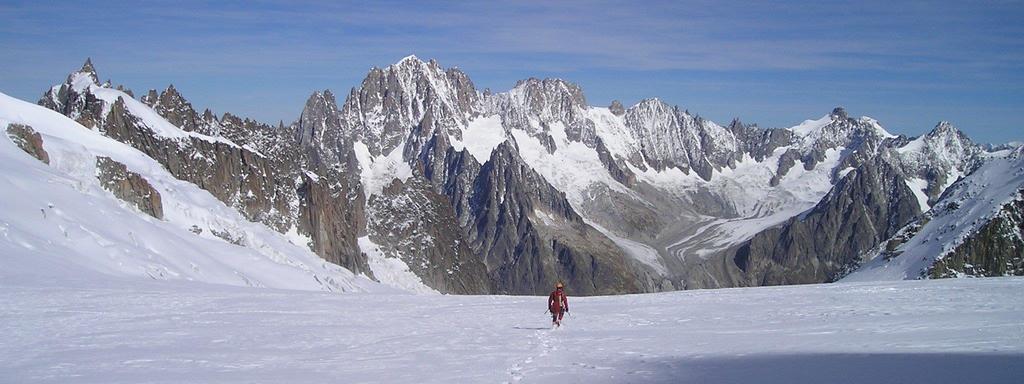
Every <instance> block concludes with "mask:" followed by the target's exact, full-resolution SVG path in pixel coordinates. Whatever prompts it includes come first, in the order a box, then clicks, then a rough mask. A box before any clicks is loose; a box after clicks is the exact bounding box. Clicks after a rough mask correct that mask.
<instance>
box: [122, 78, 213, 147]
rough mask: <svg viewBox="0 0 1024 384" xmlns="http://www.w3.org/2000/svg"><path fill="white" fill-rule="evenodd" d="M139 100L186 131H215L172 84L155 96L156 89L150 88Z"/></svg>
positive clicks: (208, 133) (207, 132) (207, 133)
mask: <svg viewBox="0 0 1024 384" xmlns="http://www.w3.org/2000/svg"><path fill="white" fill-rule="evenodd" d="M141 101H142V102H143V103H144V104H146V105H148V106H149V107H150V108H153V110H154V111H156V112H157V113H159V114H160V116H163V118H165V119H167V121H169V122H171V124H174V125H175V126H177V127H180V128H181V129H183V130H185V131H187V132H198V133H202V134H205V135H213V134H216V132H212V130H211V129H210V128H211V127H210V126H209V125H207V124H204V123H203V119H202V118H201V117H200V116H199V114H198V113H196V110H195V109H193V108H192V103H189V102H188V100H185V98H184V97H182V96H181V94H180V93H178V90H177V89H174V85H170V86H168V87H167V89H166V90H164V91H163V92H162V93H160V96H156V91H154V90H150V91H149V93H148V94H147V95H146V96H144V97H143V98H142V100H141Z"/></svg>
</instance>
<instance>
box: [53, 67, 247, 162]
mask: <svg viewBox="0 0 1024 384" xmlns="http://www.w3.org/2000/svg"><path fill="white" fill-rule="evenodd" d="M95 76H96V75H95V73H93V72H85V71H79V72H75V73H72V74H71V76H69V78H68V82H67V83H65V84H58V85H55V86H53V87H52V88H51V92H50V93H49V95H50V97H52V98H55V97H56V96H57V95H58V93H59V92H60V90H61V88H62V87H69V89H70V90H72V91H74V92H77V93H78V94H86V93H89V94H92V95H93V96H95V97H96V98H97V99H99V100H102V101H103V103H104V105H103V116H104V117H106V116H107V115H108V114H109V113H110V109H111V108H112V107H113V105H114V104H115V103H116V102H117V101H118V100H121V101H122V102H123V103H124V106H125V108H127V110H128V112H129V113H131V114H132V115H134V116H135V117H137V118H138V119H139V120H140V122H141V123H142V124H144V125H145V126H146V127H148V128H149V129H150V130H152V131H153V133H154V134H156V135H157V136H159V137H163V138H169V139H177V140H180V139H184V138H196V139H200V140H204V141H208V142H216V143H223V144H227V145H231V146H234V147H238V145H237V144H235V143H234V142H232V141H231V140H228V139H226V138H223V137H219V136H209V135H204V134H200V133H196V132H189V131H185V130H184V129H181V128H180V127H178V126H175V125H174V124H171V123H170V122H168V121H167V119H164V118H163V117H162V116H160V114H158V113H157V112H156V111H154V110H153V109H152V108H150V107H149V106H147V105H146V104H143V103H142V102H141V101H138V100H135V99H134V98H133V97H131V96H130V95H128V94H127V93H125V92H123V91H120V90H117V89H113V88H110V87H109V86H105V84H104V85H100V84H98V83H97V82H96V77H95ZM52 101H53V102H55V103H57V102H58V101H57V100H52Z"/></svg>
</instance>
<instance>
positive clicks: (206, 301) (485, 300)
mask: <svg viewBox="0 0 1024 384" xmlns="http://www.w3.org/2000/svg"><path fill="white" fill-rule="evenodd" d="M1022 289H1024V279H1022V278H995V279H957V280H942V281H903V282H886V283H870V284H869V283H856V284H852V283H851V284H846V283H840V284H831V285H806V286H791V287H769V288H743V289H721V290H702V291H684V292H672V293H662V294H647V295H627V296H614V297H589V298H577V297H570V301H571V302H572V306H573V307H572V308H573V312H572V315H571V316H568V317H567V318H566V320H565V322H564V325H563V326H562V327H561V328H560V329H557V330H551V329H550V328H549V327H550V317H548V316H547V315H546V314H544V313H543V310H544V309H543V308H544V301H545V300H544V297H508V296H442V295H429V296H417V295H393V294H330V293H320V292H301V291H284V290H273V289H252V288H242V287H229V286H221V285H208V284H202V283H188V282H169V281H145V280H141V279H138V280H118V281H113V280H110V281H108V280H75V281H72V282H54V281H38V282H22V283H18V284H15V283H11V282H0V292H3V293H2V294H0V324H3V327H0V340H3V342H2V343H0V382H4V383H8V382H10V383H15V382H17V383H27V382H37V383H65V382H76V383H123V382H130V383H142V382H154V383H159V382H165V383H170V382H417V383H453V382H456V383H462V382H492V383H501V382H508V383H516V382H522V383H534V382H539V383H574V382H579V383H620V382H655V383H718V382H721V383H733V382H761V383H798V382H817V381H821V380H825V381H827V382H851V383H852V382H893V383H895V382H901V383H906V382H927V383H946V382H948V383H954V382H968V381H969V382H985V383H999V382H1005V383H1012V382H1018V381H1017V380H1018V379H1019V378H1020V377H1022V376H1021V375H1022V374H1024V322H1022V319H1024V297H1022V296H1021V295H1020V294H1019V293H1020V292H1021V290H1022ZM570 293H571V291H570Z"/></svg>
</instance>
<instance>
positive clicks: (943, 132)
mask: <svg viewBox="0 0 1024 384" xmlns="http://www.w3.org/2000/svg"><path fill="white" fill-rule="evenodd" d="M927 137H928V138H930V139H933V140H936V139H941V140H944V141H946V142H947V143H953V142H955V143H959V144H962V145H963V146H972V145H973V144H974V142H972V141H971V139H970V138H969V137H967V135H965V134H964V133H963V132H961V131H960V130H959V129H957V128H956V127H955V126H953V124H952V123H950V122H948V121H945V120H943V121H940V122H939V123H938V124H936V125H935V128H932V130H931V131H930V132H928V134H927Z"/></svg>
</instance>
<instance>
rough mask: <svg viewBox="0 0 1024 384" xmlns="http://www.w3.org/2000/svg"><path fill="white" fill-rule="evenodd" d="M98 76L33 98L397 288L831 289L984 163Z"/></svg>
mask: <svg viewBox="0 0 1024 384" xmlns="http://www.w3.org/2000/svg"><path fill="white" fill-rule="evenodd" d="M98 78H99V77H98V76H97V75H96V72H95V68H94V67H93V65H92V63H91V62H89V61H87V62H86V64H85V65H84V66H83V68H82V69H81V70H79V71H76V72H74V73H72V74H71V75H69V76H68V78H67V79H66V81H65V82H64V83H62V84H58V85H56V86H54V87H52V88H51V89H50V90H49V91H48V92H47V93H46V94H45V95H44V97H43V98H42V99H41V100H40V102H39V104H40V105H42V106H44V107H46V108H49V109H51V110H54V111H56V112H59V113H60V114H63V115H64V116H66V117H68V118H70V119H73V120H74V121H76V122H77V123H78V124H80V125H81V126H84V127H87V128H88V129H91V130H92V131H93V132H98V133H100V134H102V135H103V137H106V138H109V139H113V140H115V141H117V142H121V143H124V144H127V145H129V146H131V147H134V148H136V149H137V150H139V151H141V153H143V154H145V156H148V157H149V158H151V159H152V160H154V161H155V162H156V163H158V164H160V165H161V166H162V167H163V168H164V169H165V170H166V171H167V172H168V173H169V174H170V175H173V177H175V178H177V179H179V180H181V181H182V182H188V183H192V184H194V185H195V186H197V187H198V188H201V189H203V190H206V191H208V193H209V194H211V195H212V196H214V197H215V198H216V199H217V200H218V201H219V202H220V203H221V204H225V205H226V206H229V207H231V208H234V209H235V210H237V211H238V212H239V213H240V214H241V215H242V217H244V218H245V219H247V220H250V221H253V222H258V223H260V224H261V225H263V226H266V227H267V228H269V229H270V230H273V231H276V232H278V233H282V234H285V235H287V236H289V237H290V238H291V239H293V242H294V243H297V244H299V245H302V246H307V247H308V248H309V250H310V251H312V252H313V253H315V254H317V255H319V256H321V257H322V258H324V259H325V260H328V261H330V262H332V263H337V264H338V265H340V266H342V267H345V268H347V269H349V270H350V271H352V272H354V273H356V274H364V275H366V276H368V277H370V278H374V279H376V280H378V281H381V282H384V283H388V284H391V285H395V286H400V287H403V288H405V289H409V290H414V291H421V290H438V291H441V292H454V293H512V294H531V293H532V294H536V293H545V292H546V289H547V287H549V286H550V285H551V284H552V283H553V282H555V281H558V280H564V281H566V282H567V283H568V284H569V285H571V286H573V287H574V291H575V292H577V293H580V294H608V293H623V292H639V291H657V290H672V289H687V288H704V287H729V286H748V285H766V284H786V283H808V282H824V281H832V280H834V279H836V278H838V277H841V276H843V275H845V274H846V273H848V272H850V271H851V270H852V269H854V268H856V267H857V266H859V265H861V263H863V262H864V261H865V260H870V259H871V257H870V252H872V250H876V249H877V247H878V246H879V245H880V244H882V243H883V242H885V241H886V240H887V239H889V238H890V237H891V236H894V235H896V236H898V234H897V233H903V232H905V230H901V228H904V226H906V225H908V224H910V223H912V222H917V221H919V220H920V218H921V217H927V215H925V216H922V214H923V213H924V212H926V211H928V210H929V208H931V207H938V206H940V205H941V204H942V201H944V199H946V198H947V197H945V196H947V195H948V194H949V193H945V194H944V192H946V191H947V189H949V188H952V187H950V186H951V185H954V186H955V185H957V184H954V182H955V181H956V180H957V179H958V178H961V177H968V178H969V177H970V176H969V175H972V174H973V173H976V172H978V170H981V169H986V168H985V167H986V165H988V164H990V163H994V162H998V161H1001V160H998V159H999V158H1000V157H999V156H997V155H995V154H993V151H994V150H995V149H996V148H988V149H986V148H984V147H981V146H978V145H975V144H973V143H972V142H971V141H970V140H969V139H968V138H967V137H966V136H965V135H963V134H962V133H961V132H959V131H958V130H956V129H955V128H954V127H952V126H951V125H949V124H948V123H940V124H939V125H938V126H937V127H936V128H935V130H933V131H932V132H930V133H929V134H927V135H923V136H921V137H918V138H906V137H903V136H895V135H892V134H890V133H889V132H887V131H886V130H885V129H884V128H883V127H882V126H881V125H880V123H879V122H878V121H876V120H874V119H871V118H868V117H861V118H853V117H850V116H849V115H848V114H847V112H846V111H845V110H844V109H842V108H836V109H835V110H833V111H831V112H830V113H827V114H825V115H824V116H822V117H821V118H818V119H812V120H807V121H805V122H803V123H801V124H799V125H797V126H795V127H791V128H761V127H758V126H756V125H748V124H744V123H742V122H740V121H732V122H730V123H729V124H726V125H721V124H718V123H715V122H712V121H710V120H707V119H704V118H702V117H700V116H699V115H697V114H695V113H691V112H690V111H688V110H686V109H684V108H680V107H678V106H671V105H668V104H666V103H665V102H663V101H661V100H658V99H653V98H652V99H646V100H643V101H641V102H639V103H637V104H636V105H633V106H629V107H626V106H623V105H622V104H621V103H618V102H615V103H612V105H610V106H608V107H595V106H591V105H589V104H588V103H587V100H586V97H585V95H584V92H583V90H582V89H581V88H580V87H579V86H577V85H575V84H572V83H570V82H567V81H564V80H561V79H544V80H541V79H534V78H531V79H526V80H522V81H520V82H518V83H517V84H516V85H515V86H514V87H513V88H512V89H510V90H508V91H506V92H497V93H493V92H490V91H486V92H481V91H478V90H477V89H476V88H475V86H474V85H473V83H472V81H471V80H470V78H469V77H468V76H467V75H466V74H465V73H463V72H462V71H460V70H459V69H456V68H447V69H446V68H444V67H442V66H441V65H440V64H439V63H437V62H436V61H427V62H424V61H422V60H419V59H418V58H416V57H415V56H410V57H406V58H404V59H402V60H401V61H399V62H398V63H396V64H393V65H390V66H387V67H385V68H373V69H371V70H370V72H369V73H368V74H367V77H366V78H365V79H364V80H363V82H362V83H361V84H360V85H359V86H358V87H356V88H353V89H352V90H351V92H349V94H348V96H347V97H346V98H345V100H344V101H343V102H342V103H341V104H340V105H339V104H338V100H337V99H336V98H335V96H334V93H332V92H331V91H329V90H325V91H320V92H315V93H314V94H313V95H312V96H311V97H310V98H309V99H308V101H307V103H306V105H305V108H304V109H303V111H302V112H301V114H299V116H298V119H297V120H296V122H295V123H292V124H290V125H283V124H279V125H278V126H270V125H265V124H262V123H258V122H255V121H252V120H249V119H244V118H240V117H237V116H233V115H230V114H224V115H223V116H221V117H217V116H216V115H214V114H213V113H212V112H211V111H209V110H205V111H204V112H203V113H199V112H197V111H196V109H195V108H194V107H193V106H192V105H191V103H189V102H188V101H187V100H186V99H185V97H184V96H182V95H181V94H180V93H179V92H178V91H177V90H176V89H175V88H174V87H173V86H171V87H168V88H167V89H166V90H165V91H163V92H161V93H157V92H156V91H150V92H148V93H147V94H146V95H144V96H142V97H141V99H140V100H135V99H134V98H133V96H132V93H131V92H130V91H129V90H127V89H125V88H123V87H113V86H112V85H110V84H107V83H104V84H101V83H99V81H98ZM12 122H14V120H12ZM26 135H27V136H26ZM18 137H22V138H21V139H19V140H20V141H21V142H26V143H27V142H31V140H28V139H26V137H31V135H30V134H22V135H20V136H18ZM41 145H42V148H44V149H45V148H46V146H47V144H46V138H45V137H44V138H43V144H41ZM29 147H30V148H31V146H29ZM1003 150H1004V152H1005V151H1006V150H1005V149H1003ZM116 170H117V169H115V171H116ZM128 170H131V171H135V170H134V169H132V168H131V167H128ZM135 172H138V171H135ZM125 199H127V200H131V199H135V200H139V198H137V197H132V196H129V197H127V198H125ZM143 200H144V199H143ZM933 210H934V209H933ZM965 252H966V251H965ZM967 253H970V252H967ZM975 253H977V252H975ZM965 257H966V258H967V259H971V258H972V257H980V256H977V255H973V256H971V255H968V256H965ZM935 259H941V258H940V257H938V256H936V257H935V258H933V259H932V260H935ZM972 260H973V259H972ZM957 268H959V267H957ZM957 270H959V269H957ZM910 277H916V276H910Z"/></svg>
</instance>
